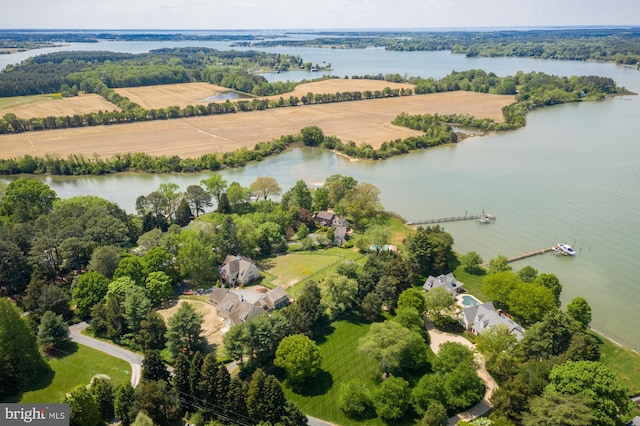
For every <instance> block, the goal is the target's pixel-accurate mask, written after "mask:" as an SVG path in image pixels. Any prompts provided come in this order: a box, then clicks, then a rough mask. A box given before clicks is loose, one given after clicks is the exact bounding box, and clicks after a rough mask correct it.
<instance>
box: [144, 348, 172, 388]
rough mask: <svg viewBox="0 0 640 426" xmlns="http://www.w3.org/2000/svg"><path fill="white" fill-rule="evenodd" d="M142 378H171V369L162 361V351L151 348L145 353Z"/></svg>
mask: <svg viewBox="0 0 640 426" xmlns="http://www.w3.org/2000/svg"><path fill="white" fill-rule="evenodd" d="M142 378H143V379H144V380H155V381H157V380H168V379H169V370H167V366H166V365H164V362H163V361H162V357H161V356H160V351H157V350H151V351H148V352H147V353H145V354H144V360H143V361H142Z"/></svg>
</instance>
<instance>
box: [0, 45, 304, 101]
mask: <svg viewBox="0 0 640 426" xmlns="http://www.w3.org/2000/svg"><path fill="white" fill-rule="evenodd" d="M299 66H302V67H304V66H305V64H304V62H303V60H302V58H300V57H299V56H291V55H282V54H277V53H276V54H270V53H263V52H256V51H242V52H240V51H233V50H232V51H219V50H215V49H207V48H195V47H185V48H175V49H167V48H163V49H158V50H153V51H151V52H148V53H141V54H130V53H116V52H101V51H96V52H85V51H77V52H55V53H49V54H46V55H37V56H34V57H31V58H29V59H27V60H25V61H23V62H22V63H20V64H17V65H9V66H7V67H6V68H5V69H4V70H3V71H2V72H0V97H8V96H26V95H35V94H43V93H58V92H63V94H64V92H65V90H64V88H65V87H69V88H73V87H75V91H77V90H81V91H84V92H90V93H99V92H98V91H96V84H97V82H100V83H102V84H103V85H104V86H106V87H107V88H117V87H136V86H148V85H153V84H171V83H184V82H187V81H205V82H209V83H213V84H220V85H223V86H226V87H229V88H232V89H235V90H238V91H241V92H246V93H253V91H254V88H256V87H260V86H261V85H265V87H269V85H268V83H267V81H266V79H264V78H263V77H261V76H259V75H255V74H251V73H249V72H248V70H249V69H263V68H268V69H289V68H290V67H299ZM273 87H274V88H275V87H278V85H274V86H273ZM280 90H282V91H281V92H278V93H282V92H285V91H288V90H290V87H287V86H286V85H285V86H284V87H283V88H282V89H280ZM257 92H258V93H255V94H258V95H273V94H277V93H276V92H275V91H273V90H271V91H269V90H266V89H264V88H263V89H259V90H258V89H257ZM266 92H267V93H266Z"/></svg>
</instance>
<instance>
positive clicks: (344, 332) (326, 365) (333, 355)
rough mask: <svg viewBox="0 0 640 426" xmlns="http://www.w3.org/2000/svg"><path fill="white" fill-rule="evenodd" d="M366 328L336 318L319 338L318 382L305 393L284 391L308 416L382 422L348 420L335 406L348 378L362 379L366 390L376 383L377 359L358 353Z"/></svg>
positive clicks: (370, 421)
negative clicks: (319, 361) (320, 358)
mask: <svg viewBox="0 0 640 426" xmlns="http://www.w3.org/2000/svg"><path fill="white" fill-rule="evenodd" d="M368 330H369V325H368V324H363V323H359V322H357V320H355V321H350V320H341V321H335V322H334V323H332V324H331V326H330V328H329V330H327V334H326V335H325V336H324V337H321V338H319V339H318V340H319V346H320V353H321V354H322V368H323V370H324V371H325V374H323V375H322V376H321V378H320V379H319V380H318V383H315V384H314V385H313V387H312V386H309V389H306V393H307V394H308V395H300V394H296V393H294V392H293V391H292V390H291V389H290V388H289V387H288V386H286V382H285V386H284V391H285V394H286V396H287V398H288V399H291V400H293V401H295V403H296V404H297V405H298V407H300V409H301V410H302V411H303V412H304V413H305V414H308V415H311V416H313V417H318V418H320V419H323V420H327V421H330V422H332V423H335V424H339V425H362V424H367V425H369V424H371V425H384V424H385V423H384V422H382V421H381V420H379V419H367V420H364V421H355V420H351V419H349V418H348V417H346V416H345V415H344V413H343V412H342V410H340V407H339V406H338V395H339V392H340V385H341V384H342V383H346V382H349V381H351V380H355V379H357V380H360V381H362V382H363V383H364V384H365V385H366V386H367V388H368V389H374V388H376V387H377V386H378V384H377V382H376V379H377V378H378V376H379V369H380V367H379V365H378V364H377V362H375V361H373V360H371V359H369V358H367V357H365V356H364V355H362V354H360V353H358V350H357V347H358V339H360V337H362V336H364V335H365V334H366V333H367V331H368Z"/></svg>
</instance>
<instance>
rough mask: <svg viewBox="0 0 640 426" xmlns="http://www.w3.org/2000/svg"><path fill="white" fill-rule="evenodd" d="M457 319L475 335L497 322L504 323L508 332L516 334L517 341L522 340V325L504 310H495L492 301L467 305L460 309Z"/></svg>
mask: <svg viewBox="0 0 640 426" xmlns="http://www.w3.org/2000/svg"><path fill="white" fill-rule="evenodd" d="M458 319H459V321H460V324H462V326H463V327H464V328H465V330H468V331H471V332H473V333H474V334H476V335H479V334H482V333H484V332H485V331H487V330H488V329H490V328H491V327H493V326H496V325H498V324H504V325H506V326H507V328H508V329H509V332H510V333H511V334H513V335H514V336H516V339H518V341H520V340H522V336H523V335H524V332H525V330H524V328H522V326H520V325H519V324H518V323H516V322H515V321H514V320H512V319H511V318H509V317H508V316H507V315H506V314H505V313H504V312H502V311H496V309H495V307H494V306H493V302H485V303H481V304H479V305H472V306H467V307H465V308H463V309H462V311H460V314H459V317H458Z"/></svg>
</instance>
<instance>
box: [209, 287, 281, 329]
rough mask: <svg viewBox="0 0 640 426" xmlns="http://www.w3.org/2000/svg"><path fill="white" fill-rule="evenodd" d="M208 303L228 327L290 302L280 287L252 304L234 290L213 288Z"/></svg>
mask: <svg viewBox="0 0 640 426" xmlns="http://www.w3.org/2000/svg"><path fill="white" fill-rule="evenodd" d="M209 301H210V302H211V304H212V305H213V306H215V308H216V311H218V315H219V316H221V317H222V318H224V321H225V325H227V326H228V327H231V326H233V325H237V324H243V323H245V322H247V321H249V320H250V319H252V318H255V317H257V316H258V315H262V314H263V313H265V312H270V311H273V310H275V309H280V308H283V307H285V306H287V305H288V304H289V302H290V300H289V295H288V294H287V292H286V291H284V289H283V288H282V287H276V288H274V289H273V290H269V291H268V292H267V293H265V294H263V295H261V296H260V298H259V299H258V300H257V301H256V302H254V303H251V302H249V301H248V300H246V299H245V298H244V296H243V295H242V294H236V293H234V290H230V289H228V288H224V287H214V288H213V290H212V291H211V294H210V295H209Z"/></svg>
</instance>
